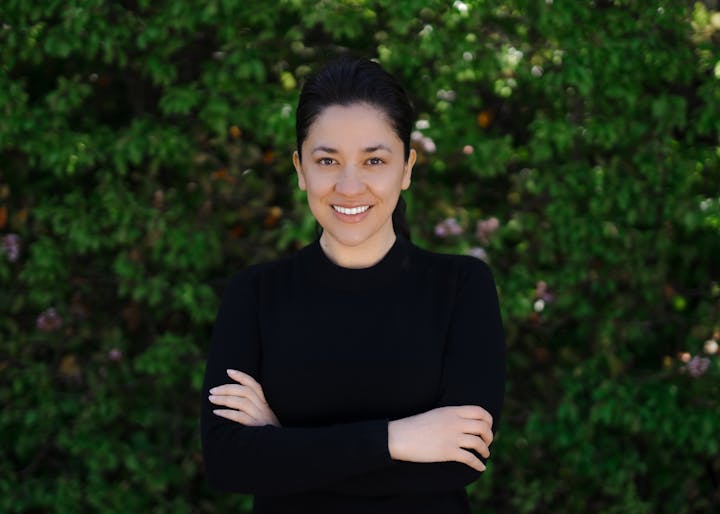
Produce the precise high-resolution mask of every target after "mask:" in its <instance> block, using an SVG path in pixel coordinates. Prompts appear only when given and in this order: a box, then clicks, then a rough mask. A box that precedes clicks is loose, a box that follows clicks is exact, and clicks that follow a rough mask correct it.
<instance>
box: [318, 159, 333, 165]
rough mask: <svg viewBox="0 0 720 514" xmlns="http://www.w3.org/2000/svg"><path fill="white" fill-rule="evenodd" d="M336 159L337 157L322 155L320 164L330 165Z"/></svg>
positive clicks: (319, 160)
mask: <svg viewBox="0 0 720 514" xmlns="http://www.w3.org/2000/svg"><path fill="white" fill-rule="evenodd" d="M334 161H335V159H331V158H330V157H321V158H320V159H318V164H320V165H321V166H330V165H331V164H332V163H333V162H334Z"/></svg>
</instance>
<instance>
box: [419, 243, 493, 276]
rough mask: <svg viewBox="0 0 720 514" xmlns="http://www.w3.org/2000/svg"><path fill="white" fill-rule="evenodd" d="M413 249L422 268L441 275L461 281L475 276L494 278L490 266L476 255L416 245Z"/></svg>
mask: <svg viewBox="0 0 720 514" xmlns="http://www.w3.org/2000/svg"><path fill="white" fill-rule="evenodd" d="M413 249H414V254H415V258H416V260H417V262H418V265H419V266H420V267H424V268H426V269H429V270H433V271H436V272H439V273H448V274H451V275H454V276H456V277H458V278H460V279H461V280H462V279H465V278H467V277H468V276H470V275H473V274H481V275H486V276H487V275H491V276H492V270H491V267H490V265H489V264H488V263H487V262H486V261H484V260H483V259H481V258H479V257H475V256H474V255H468V254H458V253H446V252H441V251H436V250H429V249H426V248H422V247H420V246H416V245H414V244H413Z"/></svg>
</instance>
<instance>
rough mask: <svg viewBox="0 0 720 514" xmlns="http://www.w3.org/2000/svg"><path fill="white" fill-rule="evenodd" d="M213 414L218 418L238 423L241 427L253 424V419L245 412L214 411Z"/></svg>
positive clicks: (230, 410)
mask: <svg viewBox="0 0 720 514" xmlns="http://www.w3.org/2000/svg"><path fill="white" fill-rule="evenodd" d="M213 412H214V413H215V414H217V415H218V416H220V417H223V418H227V419H229V420H230V421H235V422H236V423H240V424H242V425H252V424H253V423H254V422H255V419H254V418H253V417H252V416H250V415H249V414H248V413H247V412H242V411H239V410H232V409H215V410H214V411H213Z"/></svg>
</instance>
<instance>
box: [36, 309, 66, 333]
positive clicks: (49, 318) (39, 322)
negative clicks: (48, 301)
mask: <svg viewBox="0 0 720 514" xmlns="http://www.w3.org/2000/svg"><path fill="white" fill-rule="evenodd" d="M35 326H36V327H37V329H38V330H42V331H43V332H54V331H55V330H57V329H59V328H60V327H61V326H62V319H61V318H60V316H59V315H58V313H57V312H56V311H55V307H50V308H49V309H46V310H44V311H43V312H42V313H40V315H39V316H38V317H37V319H36V320H35Z"/></svg>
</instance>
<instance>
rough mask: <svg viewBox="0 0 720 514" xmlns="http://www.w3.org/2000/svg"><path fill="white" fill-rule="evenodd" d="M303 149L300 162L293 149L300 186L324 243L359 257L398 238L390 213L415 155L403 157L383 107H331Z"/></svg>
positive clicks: (312, 127)
mask: <svg viewBox="0 0 720 514" xmlns="http://www.w3.org/2000/svg"><path fill="white" fill-rule="evenodd" d="M301 150H302V162H301V161H300V157H299V155H298V153H297V152H295V153H294V154H293V164H294V165H295V170H296V171H297V175H298V185H299V187H300V189H301V190H303V191H307V198H308V204H309V206H310V210H311V211H312V213H313V215H314V216H315V218H316V219H317V221H318V223H320V225H321V226H322V227H323V229H324V230H323V235H322V238H325V243H326V245H327V246H328V247H332V248H333V249H334V250H336V251H337V252H338V253H342V252H347V251H348V248H351V247H352V248H354V249H355V250H354V253H355V256H356V257H358V256H359V255H360V253H364V254H366V255H372V254H374V253H377V252H378V251H379V250H380V251H382V250H386V249H387V247H388V244H391V243H388V242H392V241H394V239H395V233H394V230H393V226H392V213H393V210H394V209H395V206H396V204H397V201H398V197H399V196H400V192H401V191H402V190H405V189H407V188H408V187H410V177H411V174H412V167H413V165H414V163H415V159H416V154H415V150H410V156H409V159H408V161H405V154H404V148H403V143H402V141H401V140H400V138H399V137H398V135H397V133H396V132H395V130H394V129H393V126H392V125H391V124H390V123H389V121H388V118H387V116H386V115H385V114H384V112H383V111H382V110H379V109H378V108H376V107H374V106H370V105H368V104H364V103H356V104H352V105H348V106H343V105H332V106H329V107H327V108H325V109H324V110H323V111H322V112H321V113H320V114H319V115H318V116H317V118H316V119H315V121H314V122H313V123H312V125H310V128H309V130H308V133H307V137H306V138H305V140H304V141H303V143H302V148H301ZM366 207H369V208H366ZM338 208H339V209H338ZM343 208H344V209H343ZM348 209H349V210H348ZM339 211H342V212H339ZM381 255H382V254H381ZM355 260H362V259H361V258H356V259H355Z"/></svg>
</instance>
